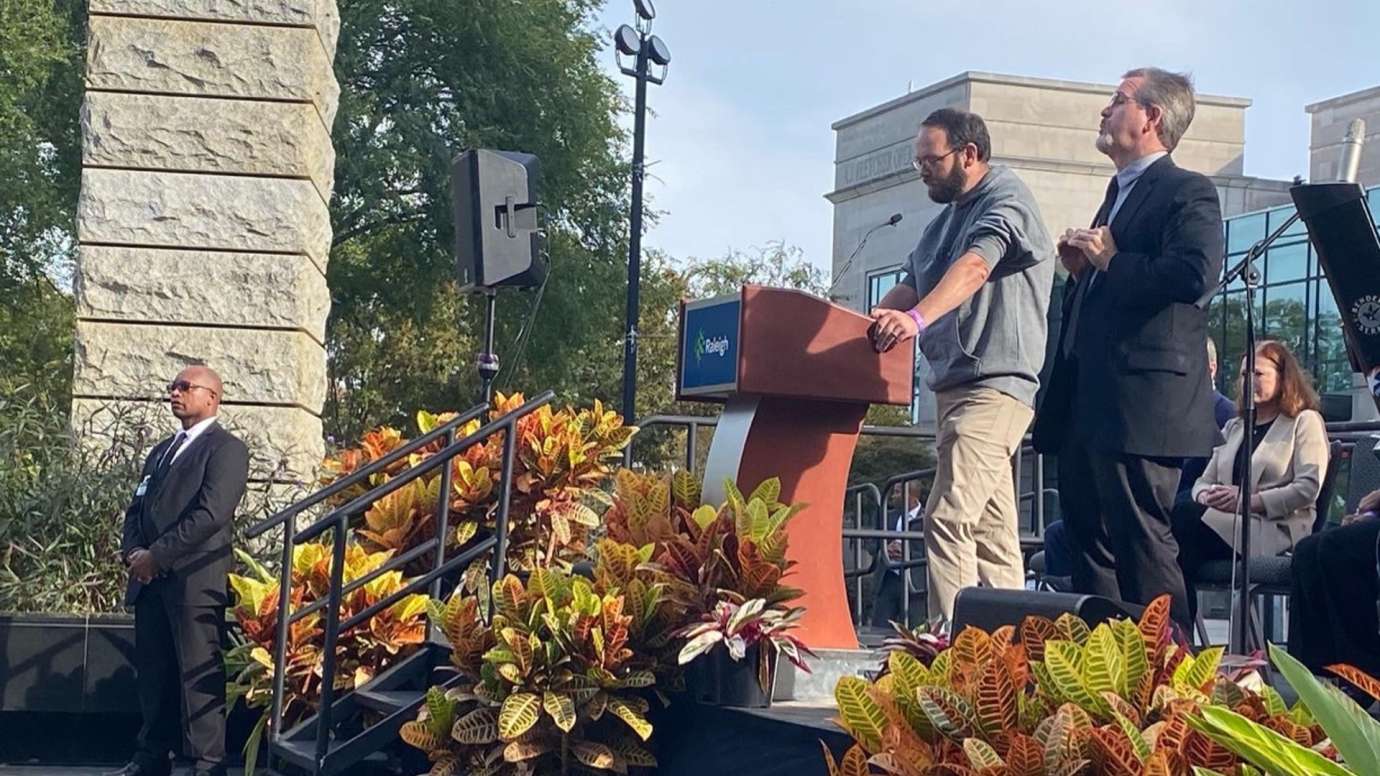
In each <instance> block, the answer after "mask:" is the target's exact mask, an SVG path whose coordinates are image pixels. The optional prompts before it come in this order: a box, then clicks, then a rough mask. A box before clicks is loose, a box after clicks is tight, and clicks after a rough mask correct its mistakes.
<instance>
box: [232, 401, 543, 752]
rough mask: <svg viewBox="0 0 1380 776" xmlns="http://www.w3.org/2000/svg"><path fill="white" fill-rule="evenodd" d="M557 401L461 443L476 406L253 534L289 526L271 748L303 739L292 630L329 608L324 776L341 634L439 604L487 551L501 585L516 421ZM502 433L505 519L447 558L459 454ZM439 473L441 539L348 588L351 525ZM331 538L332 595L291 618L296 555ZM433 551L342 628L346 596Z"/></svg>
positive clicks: (528, 408)
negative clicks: (423, 453)
mask: <svg viewBox="0 0 1380 776" xmlns="http://www.w3.org/2000/svg"><path fill="white" fill-rule="evenodd" d="M554 398H555V394H554V392H552V391H549V390H548V391H545V392H543V393H542V394H541V395H539V396H537V397H536V398H534V399H532V400H531V401H528V402H527V403H525V404H523V405H522V406H520V407H518V408H516V409H514V410H512V411H510V412H507V413H505V414H504V415H502V416H500V417H498V418H496V419H494V420H492V421H490V422H489V423H487V424H485V425H483V426H481V427H480V428H479V429H478V430H476V431H475V432H474V433H472V434H468V435H466V436H465V437H464V438H462V439H459V440H456V438H455V434H456V429H457V428H459V427H460V426H462V425H463V424H465V423H468V422H470V421H472V420H474V419H475V418H478V417H480V416H481V415H483V413H484V412H485V411H486V410H487V409H488V407H487V405H479V406H476V407H473V408H471V409H469V410H467V411H466V412H464V413H463V414H461V415H459V416H457V417H455V418H453V419H451V420H449V421H447V422H446V423H445V424H443V425H441V426H439V427H437V428H435V429H433V430H432V431H431V432H430V433H428V434H425V435H423V436H421V437H419V438H417V439H415V440H412V441H411V442H409V443H408V444H406V445H403V446H401V447H399V448H398V449H396V450H393V451H391V452H390V453H389V454H388V455H386V456H384V457H382V458H380V459H379V460H377V461H374V462H373V463H371V464H369V465H368V466H366V467H363V468H361V469H359V470H357V471H355V472H352V473H351V474H350V475H348V476H346V477H343V478H341V479H340V480H338V481H336V482H333V483H331V485H329V486H327V487H326V488H323V489H322V490H320V491H318V492H316V493H314V494H312V495H311V496H308V497H307V498H305V499H302V500H301V501H299V502H297V503H295V504H293V505H292V506H290V507H288V508H286V509H284V510H282V511H280V512H278V513H276V514H275V515H273V516H272V517H269V518H267V519H266V520H264V521H262V522H260V523H258V524H257V525H255V526H253V527H251V528H250V529H249V531H248V533H247V535H248V536H249V537H250V538H254V537H257V536H261V535H263V534H264V533H266V532H267V531H269V530H271V529H272V528H274V527H276V526H278V525H281V526H283V550H282V564H281V568H280V569H279V583H278V621H277V634H276V641H275V643H274V655H273V705H272V710H271V712H270V717H269V724H270V727H269V742H270V745H271V744H273V743H276V742H279V741H282V740H285V739H287V738H290V737H292V735H293V733H295V732H297V731H292V732H291V733H289V732H285V731H283V730H282V722H283V700H284V697H283V696H284V682H285V679H286V674H287V667H286V664H287V642H288V634H289V632H290V630H291V626H292V624H293V623H295V622H297V621H299V620H301V619H302V618H304V617H307V616H309V615H311V614H313V613H315V612H317V611H319V610H321V609H322V608H324V609H326V624H325V632H324V644H323V645H322V662H323V665H322V683H321V697H320V698H319V700H318V701H317V709H316V720H315V726H316V741H315V749H314V761H315V769H314V772H315V773H321V772H322V770H323V769H324V766H325V760H326V755H327V752H328V750H329V748H330V733H331V725H332V715H333V712H334V711H335V708H336V705H337V701H336V698H335V682H334V677H335V668H336V654H335V652H336V646H337V644H338V642H339V638H340V634H341V633H342V632H345V631H348V630H350V629H351V628H355V627H358V626H360V625H362V624H364V623H366V622H368V621H369V618H371V617H373V616H374V615H376V614H378V613H379V612H381V611H383V610H384V609H387V608H388V607H390V606H392V605H393V604H395V603H397V602H398V601H400V600H402V599H403V598H404V597H406V596H408V595H411V594H413V593H415V592H417V591H420V590H422V589H424V588H427V587H430V588H431V590H430V592H431V594H432V595H433V596H436V597H439V596H440V588H441V584H442V580H443V577H445V575H447V574H449V573H450V572H451V571H454V570H455V569H458V568H460V567H462V566H464V565H465V564H468V563H470V562H472V561H474V560H475V559H476V558H478V557H480V556H481V555H483V554H485V553H487V552H490V551H492V552H493V553H494V559H493V562H492V563H491V564H490V571H489V576H490V581H491V582H496V581H497V580H498V579H500V578H501V577H502V576H503V572H504V561H505V559H506V552H507V545H508V508H509V501H510V494H511V491H512V479H513V459H514V456H515V454H516V437H517V433H516V431H517V421H518V420H520V419H521V418H523V417H525V416H526V415H528V414H530V413H531V412H533V411H534V410H536V409H538V408H540V407H542V406H544V405H546V404H549V403H550V402H551V401H552V400H553V399H554ZM500 432H502V433H503V453H502V469H501V471H500V475H499V499H498V514H497V517H496V520H495V527H494V532H493V534H491V535H489V536H487V537H485V538H483V539H478V540H477V541H473V542H471V543H470V544H469V547H468V549H466V550H465V551H464V552H462V553H460V554H459V555H456V556H455V557H453V558H450V559H446V557H445V553H446V542H445V537H446V533H447V531H448V529H449V526H448V519H449V513H450V485H451V471H452V469H453V467H452V466H451V465H450V462H451V461H452V460H453V459H454V458H455V457H456V456H457V455H460V454H461V453H463V452H465V451H466V450H468V449H470V448H471V447H473V446H475V445H476V444H479V443H481V442H484V441H486V440H488V439H489V437H491V436H493V435H494V434H496V433H500ZM441 438H444V439H445V440H446V442H445V445H444V446H443V447H442V448H441V449H440V450H439V451H438V452H437V453H435V454H434V455H432V456H431V457H429V458H427V459H426V460H425V461H423V462H421V463H420V464H418V465H416V466H413V467H410V468H408V469H406V470H404V471H403V472H401V473H400V474H398V475H397V476H395V477H393V478H392V479H390V480H388V481H387V482H385V483H383V484H381V485H379V486H377V487H374V488H372V489H370V490H369V491H368V492H366V493H364V494H361V495H359V496H357V497H355V498H353V499H351V500H350V501H349V502H347V503H345V504H343V505H341V506H338V507H336V508H334V509H332V510H331V511H330V512H328V513H327V514H326V515H325V516H324V517H322V518H321V519H320V520H317V521H316V522H315V523H312V524H311V525H310V526H308V527H306V528H304V529H302V530H301V531H298V530H296V522H297V521H296V516H297V515H299V514H301V513H302V512H303V511H305V510H306V509H309V508H311V507H312V506H315V505H316V504H320V503H322V502H324V501H325V500H327V499H328V498H330V497H332V496H334V495H336V494H339V493H341V492H343V491H345V490H346V489H347V488H350V487H351V486H353V485H355V484H358V483H360V482H367V481H368V478H369V477H370V476H372V475H373V474H376V473H378V472H380V471H382V470H384V469H385V468H386V467H387V466H388V465H389V464H391V463H393V462H395V461H397V460H399V459H401V458H402V457H403V456H406V455H410V454H412V453H414V452H417V451H418V450H421V449H423V448H424V447H426V446H428V445H430V444H431V443H432V442H434V441H436V440H437V439H441ZM438 468H440V469H441V478H442V479H441V492H440V496H439V502H440V503H439V504H438V507H437V522H436V532H435V537H434V538H432V539H430V540H428V541H426V542H423V543H422V544H420V545H418V546H417V547H414V548H412V549H411V550H408V551H407V552H405V553H403V554H401V555H399V556H397V557H395V558H392V559H390V560H389V561H388V562H387V563H386V564H384V565H382V566H380V567H379V568H377V569H375V570H373V571H371V572H370V573H368V574H366V575H365V576H363V577H360V578H359V579H355V580H352V581H351V582H350V583H349V584H348V585H347V584H345V582H344V573H345V550H346V546H347V541H346V540H347V538H348V531H349V525H350V518H351V517H353V516H354V515H357V514H362V513H363V512H364V511H365V510H367V509H368V508H369V507H370V506H372V505H373V504H374V503H375V502H376V501H378V500H379V499H382V498H384V497H386V496H389V495H391V494H393V493H395V492H396V491H398V490H400V489H402V488H403V487H405V486H406V485H408V484H409V483H411V482H413V481H414V480H417V479H419V478H421V477H425V476H427V475H428V474H431V473H432V472H434V471H435V470H436V469H438ZM327 531H330V532H331V579H330V589H329V591H328V593H327V596H326V598H325V600H318V601H316V602H314V603H312V604H310V605H308V606H305V607H302V608H301V609H298V610H297V611H294V612H291V613H288V614H287V615H286V616H284V613H285V612H288V608H289V606H290V601H291V597H292V593H291V585H292V556H293V548H294V547H296V546H297V545H300V544H302V543H304V542H308V541H311V540H312V539H315V538H316V537H318V536H320V535H322V534H324V533H326V532H327ZM433 551H434V552H435V558H436V559H435V562H434V563H433V565H432V569H431V571H429V572H427V573H426V574H424V575H422V576H420V577H417V578H416V579H413V580H412V581H411V582H409V583H408V584H407V585H405V586H404V587H402V588H400V589H399V590H396V591H394V592H393V593H391V594H389V595H387V596H385V597H384V598H382V599H381V600H379V601H377V602H375V603H374V604H372V605H370V606H369V607H367V608H365V609H364V610H363V611H361V612H358V613H357V614H355V615H353V616H352V617H349V618H347V619H346V620H345V621H344V622H341V621H340V602H341V600H342V599H343V598H344V597H345V596H346V595H349V594H350V593H353V592H354V591H356V590H358V589H360V588H361V587H363V586H364V585H366V584H368V583H369V582H371V581H373V580H374V579H377V578H378V577H379V576H381V575H383V574H386V573H388V572H390V571H395V570H397V569H400V568H402V567H403V566H405V565H407V564H408V563H410V562H412V561H413V560H416V559H417V558H420V557H423V556H424V555H426V554H427V553H428V552H433Z"/></svg>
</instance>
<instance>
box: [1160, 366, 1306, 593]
mask: <svg viewBox="0 0 1380 776" xmlns="http://www.w3.org/2000/svg"><path fill="white" fill-rule="evenodd" d="M1242 371H1243V372H1244V371H1245V366H1244V361H1243V366H1242ZM1255 377H1256V379H1255V381H1254V385H1255V406H1256V425H1255V429H1254V430H1253V431H1252V432H1251V433H1250V434H1249V442H1247V441H1246V438H1247V433H1246V429H1245V428H1244V426H1245V421H1244V420H1243V419H1242V418H1241V417H1240V413H1241V411H1242V410H1243V407H1242V401H1241V400H1240V399H1237V403H1236V405H1237V411H1238V416H1237V417H1235V418H1232V419H1231V420H1229V421H1227V425H1226V427H1225V428H1223V429H1222V433H1223V434H1224V435H1225V436H1226V442H1225V443H1223V444H1222V445H1221V446H1220V447H1218V448H1217V449H1215V450H1213V451H1212V459H1211V460H1210V461H1208V465H1207V469H1206V470H1204V472H1203V476H1201V477H1199V478H1198V481H1197V482H1196V483H1194V484H1193V502H1192V503H1187V504H1183V505H1181V506H1180V507H1179V508H1177V509H1175V510H1174V516H1173V520H1174V525H1173V528H1174V537H1175V539H1177V540H1178V542H1179V568H1181V569H1182V570H1183V574H1184V584H1185V587H1186V588H1187V592H1188V603H1189V609H1190V613H1191V614H1193V615H1194V616H1196V615H1197V612H1198V595H1197V589H1196V586H1195V582H1196V580H1197V572H1198V568H1199V567H1200V566H1202V565H1203V564H1204V563H1206V562H1207V561H1210V560H1230V559H1232V558H1233V557H1234V555H1235V553H1234V550H1235V548H1236V547H1237V546H1238V543H1239V535H1240V531H1239V529H1238V528H1237V517H1236V511H1237V509H1238V504H1239V503H1240V489H1239V488H1238V482H1237V476H1238V473H1239V472H1240V463H1239V462H1240V460H1241V458H1242V457H1243V456H1244V455H1246V454H1247V452H1246V451H1247V450H1248V449H1249V450H1250V451H1251V452H1250V453H1249V455H1250V457H1251V488H1252V492H1251V555H1253V556H1268V555H1279V554H1280V553H1284V552H1287V551H1289V550H1292V549H1293V548H1294V545H1295V544H1297V543H1298V542H1299V541H1300V540H1302V539H1303V538H1304V537H1306V536H1308V535H1309V534H1310V533H1311V532H1312V530H1313V518H1314V516H1315V515H1316V514H1317V512H1316V504H1315V502H1316V501H1317V499H1318V491H1319V490H1320V489H1321V488H1322V481H1323V476H1324V475H1325V474H1326V469H1327V427H1326V425H1325V424H1324V423H1323V419H1322V415H1321V414H1320V413H1319V412H1318V395H1317V394H1316V393H1315V392H1314V391H1313V387H1312V385H1311V383H1310V381H1309V379H1308V375H1307V374H1305V373H1304V371H1303V369H1302V368H1301V367H1300V366H1299V362H1298V359H1297V358H1295V357H1294V354H1293V353H1291V352H1289V349H1288V348H1287V347H1285V346H1284V345H1283V344H1282V343H1280V342H1275V341H1273V340H1266V341H1264V342H1261V343H1260V344H1259V345H1258V347H1257V348H1256V360H1255ZM1237 395H1238V396H1240V395H1242V394H1241V393H1240V391H1239V390H1238V394H1237ZM1247 444H1249V448H1248V447H1247V446H1246V445H1247Z"/></svg>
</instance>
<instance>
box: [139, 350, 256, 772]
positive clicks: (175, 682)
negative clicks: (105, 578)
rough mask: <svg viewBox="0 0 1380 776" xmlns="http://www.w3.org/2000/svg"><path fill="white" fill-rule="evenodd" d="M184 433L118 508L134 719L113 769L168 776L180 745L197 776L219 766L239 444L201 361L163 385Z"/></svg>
mask: <svg viewBox="0 0 1380 776" xmlns="http://www.w3.org/2000/svg"><path fill="white" fill-rule="evenodd" d="M168 395H169V404H170V406H171V408H172V413H173V416H175V417H176V418H177V419H178V420H179V421H180V422H181V424H182V430H181V431H178V432H177V434H175V435H174V436H172V437H169V438H167V439H164V440H163V441H161V442H159V443H158V444H157V445H155V446H154V448H153V451H152V452H150V453H149V457H148V459H147V460H146V461H145V462H144V470H143V473H142V474H141V476H140V480H139V484H138V486H137V487H136V488H135V491H134V499H133V501H132V502H131V503H130V505H129V509H127V510H126V511H125V523H124V537H123V541H122V543H121V546H120V552H121V556H122V557H123V558H124V560H125V563H126V564H127V565H128V567H129V588H128V592H127V594H126V597H125V604H126V605H127V606H132V607H133V608H134V645H135V661H134V662H135V670H136V671H137V673H138V682H139V708H140V711H141V712H142V713H143V717H144V725H143V727H142V728H141V729H140V731H139V739H138V750H137V752H136V753H135V755H134V758H133V760H131V761H130V763H129V764H128V765H126V766H125V767H124V768H122V769H120V770H119V771H117V772H116V774H117V776H168V774H169V773H170V772H171V762H170V755H172V754H173V753H175V752H176V751H177V750H178V749H181V748H183V747H184V746H185V752H186V754H187V755H188V756H190V757H192V758H194V759H195V761H196V765H195V771H194V773H195V774H196V776H203V775H206V776H214V775H216V774H223V773H224V772H225V670H224V667H223V664H222V654H221V646H222V638H223V635H224V631H225V607H226V605H227V603H228V595H227V592H226V583H227V576H228V574H229V573H230V570H231V567H232V564H233V561H234V559H233V554H232V552H231V524H232V521H233V517H234V514H235V509H236V508H237V507H238V506H239V503H240V499H241V498H243V497H244V491H245V484H246V482H247V480H248V477H249V451H248V449H247V448H246V447H245V445H244V443H243V442H241V441H240V440H239V439H238V438H236V437H235V436H234V435H233V434H231V433H230V432H229V431H226V430H225V429H224V428H221V426H220V425H219V424H218V423H217V422H216V413H217V411H218V410H219V408H220V400H221V395H222V387H221V381H220V377H219V376H218V375H216V373H215V372H214V371H212V370H210V369H208V368H207V367H204V366H193V367H188V368H187V369H184V370H182V372H180V373H179V374H178V375H177V378H176V379H175V380H173V381H172V383H170V384H169V385H168Z"/></svg>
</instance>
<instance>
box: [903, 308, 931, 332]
mask: <svg viewBox="0 0 1380 776" xmlns="http://www.w3.org/2000/svg"><path fill="white" fill-rule="evenodd" d="M906 315H909V316H910V319H911V320H912V321H915V325H916V327H917V329H918V331H916V334H919V333H920V332H922V331H924V330H925V327H926V326H928V325H929V324H927V323H925V317H924V316H923V315H921V314H920V313H919V312H916V310H915V308H914V307H912V308H911V309H909V310H906Z"/></svg>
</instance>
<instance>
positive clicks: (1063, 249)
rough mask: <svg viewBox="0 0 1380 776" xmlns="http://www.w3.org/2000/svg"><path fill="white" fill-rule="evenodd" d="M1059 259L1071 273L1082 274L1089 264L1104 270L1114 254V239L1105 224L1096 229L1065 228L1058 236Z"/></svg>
mask: <svg viewBox="0 0 1380 776" xmlns="http://www.w3.org/2000/svg"><path fill="white" fill-rule="evenodd" d="M1058 249H1059V260H1060V261H1061V262H1063V264H1064V269H1067V270H1068V271H1069V272H1070V273H1072V274H1073V275H1080V274H1082V272H1083V270H1084V269H1086V268H1087V266H1088V265H1089V264H1091V265H1092V266H1094V267H1096V268H1097V269H1100V270H1103V271H1106V269H1107V265H1108V264H1110V263H1111V261H1112V257H1113V256H1115V255H1116V240H1114V239H1112V230H1111V229H1110V228H1109V227H1106V226H1099V227H1097V228H1096V229H1065V230H1064V234H1063V235H1062V236H1060V237H1059V244H1058Z"/></svg>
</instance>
